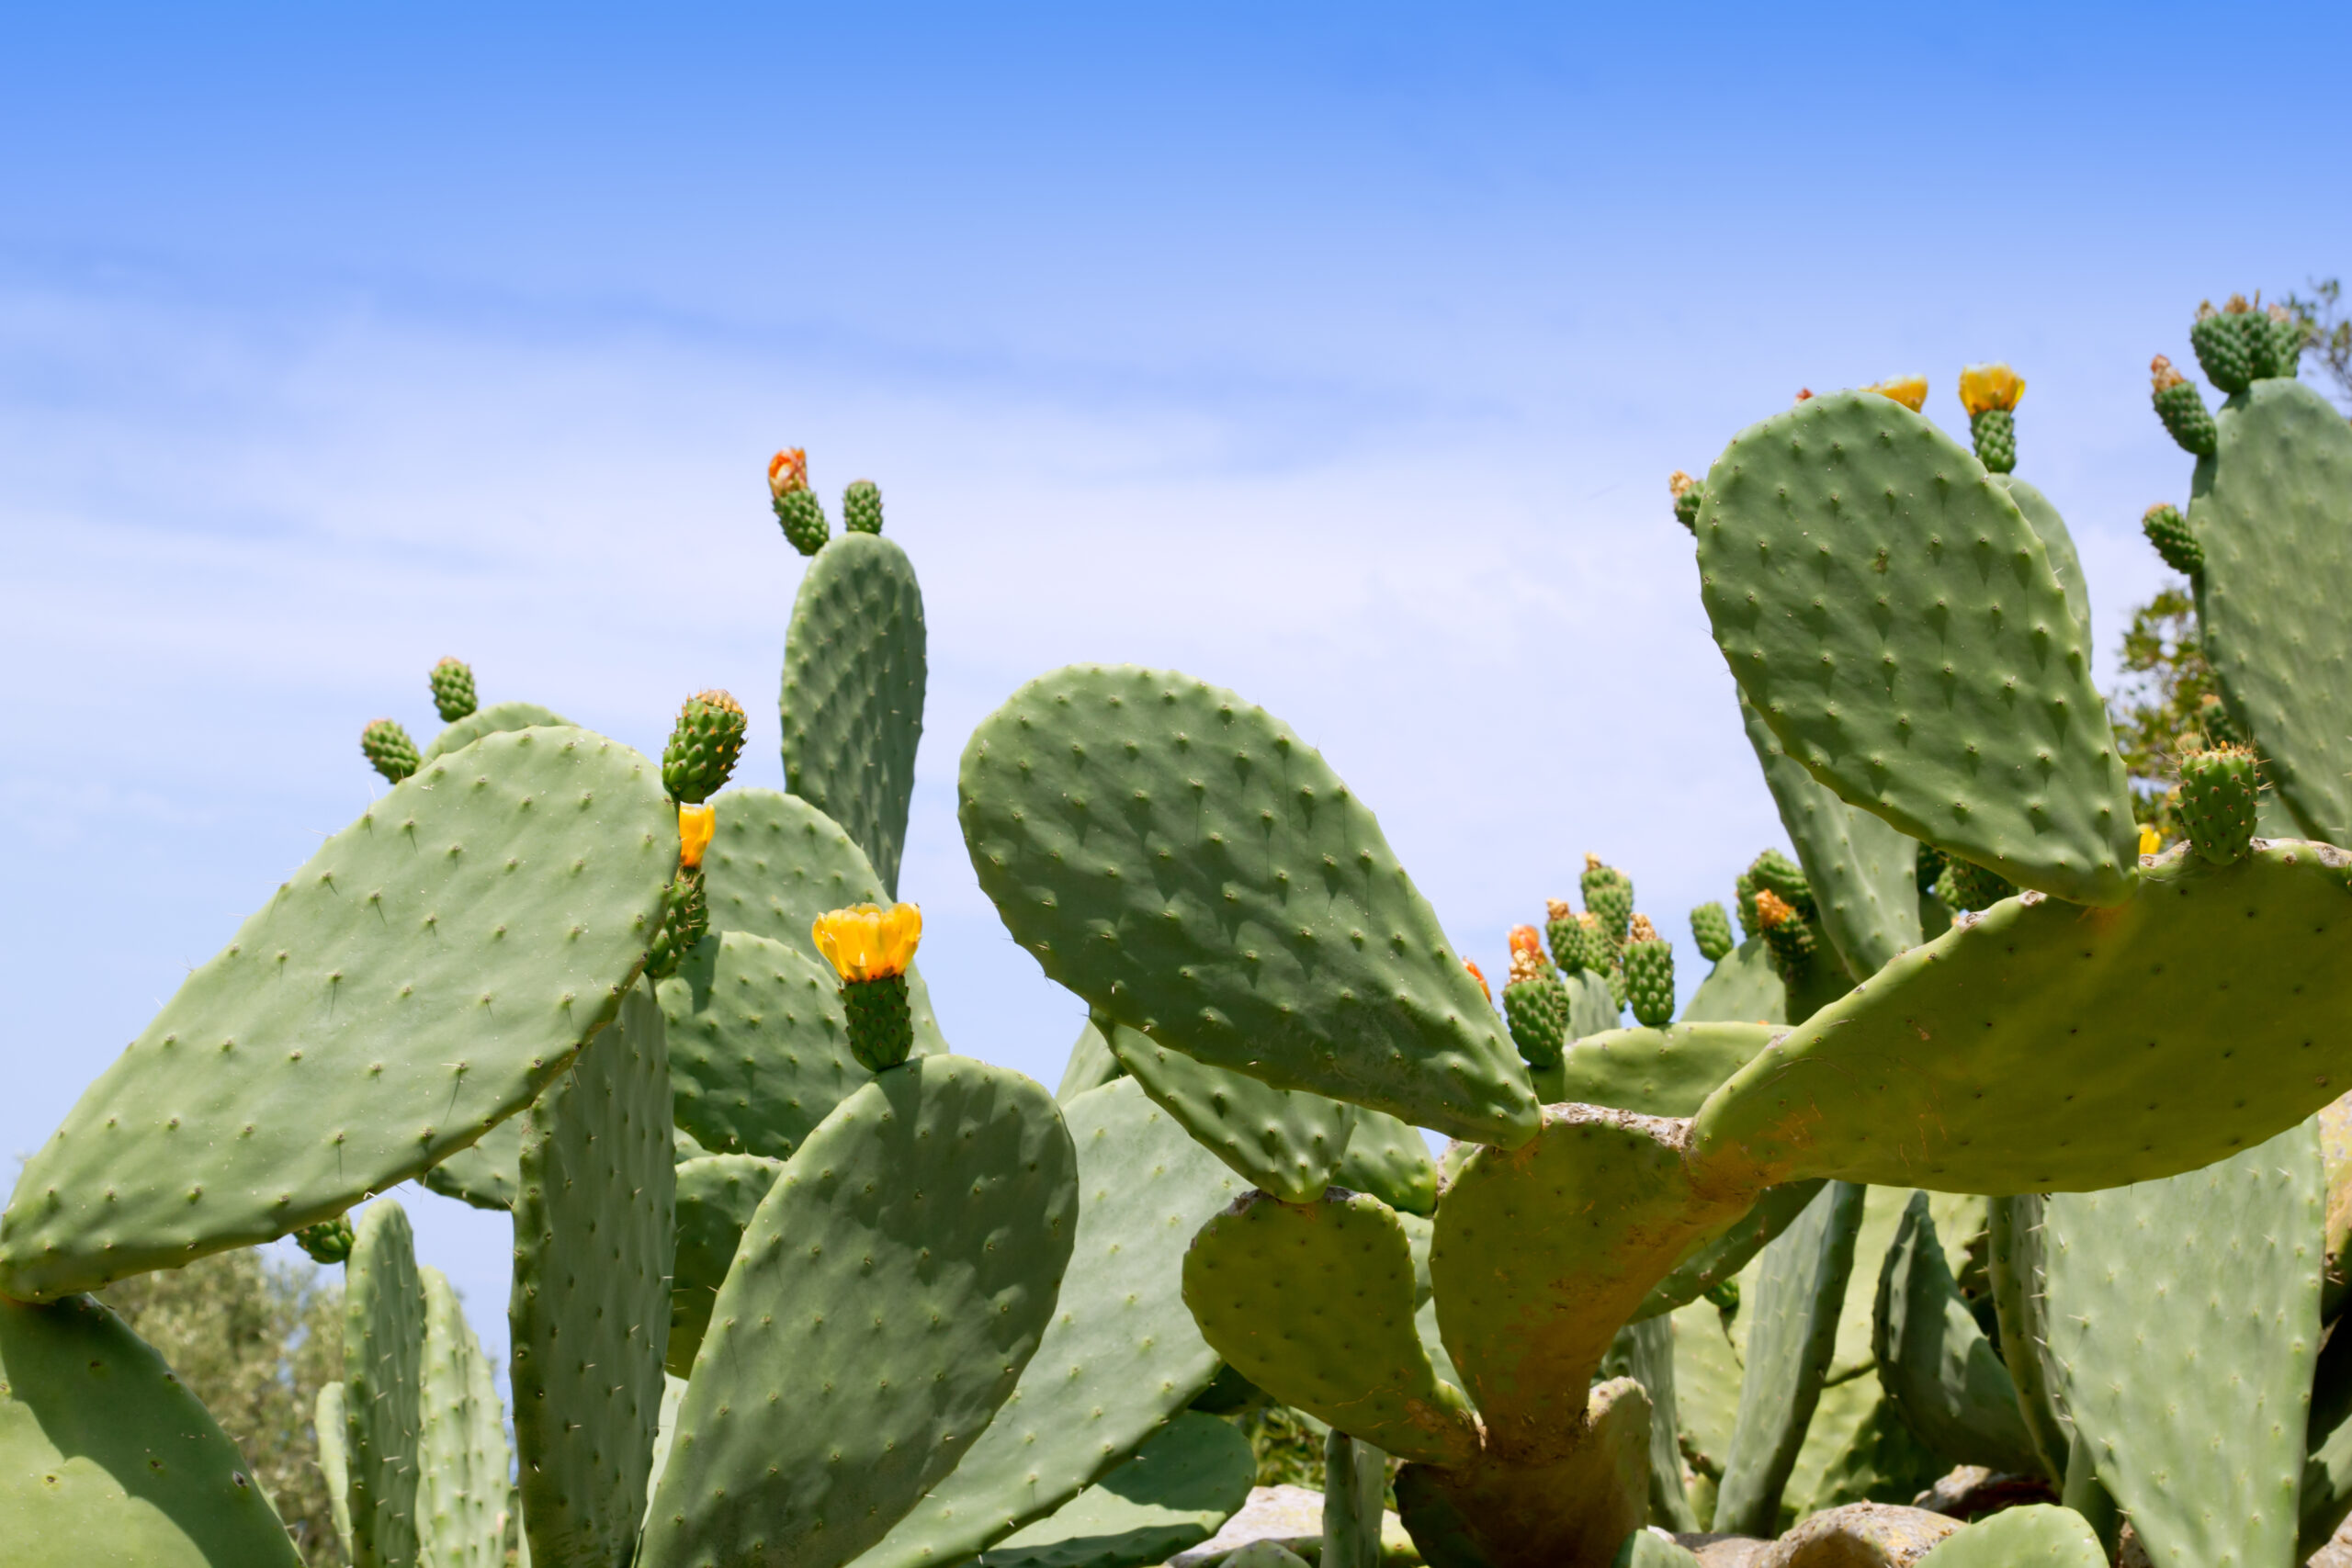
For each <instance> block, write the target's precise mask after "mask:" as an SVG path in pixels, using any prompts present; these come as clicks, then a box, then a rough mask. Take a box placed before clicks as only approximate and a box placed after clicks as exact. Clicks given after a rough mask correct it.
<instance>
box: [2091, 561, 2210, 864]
mask: <svg viewBox="0 0 2352 1568" xmlns="http://www.w3.org/2000/svg"><path fill="white" fill-rule="evenodd" d="M2214 694H2215V693H2214V685H2213V670H2212V667H2211V665H2209V664H2207V663H2206V662H2205V650H2204V649H2203V648H2202V647H2201V646H2200V645H2199V642H2198V640H2197V605H2196V602H2195V601H2194V600H2192V599H2191V598H2190V597H2189V595H2188V585H2187V584H2186V583H2177V584H2173V585H2170V586H2167V587H2166V588H2165V589H2164V590H2163V591H2162V592H2159V593H2157V595H2156V596H2155V597H2154V598H2153V599H2151V600H2149V601H2148V602H2147V603H2146V604H2143V605H2141V606H2139V607H2138V608H2137V609H2135V610H2133V611H2132V612H2131V626H2129V627H2128V628H2126V630H2125V631H2124V633H2123V679H2122V681H2121V682H2120V683H2119V684H2118V685H2117V686H2116V689H2115V690H2114V691H2113V692H2111V693H2109V694H2108V699H2107V706H2108V716H2109V721H2110V722H2111V723H2112V724H2113V725H2114V727H2115V749H2116V750H2117V751H2118V752H2120V753H2121V755H2122V758H2123V765H2124V768H2125V770H2126V771H2127V772H2129V773H2130V774H2131V793H2132V795H2133V796H2134V797H2135V798H2136V799H2137V800H2138V801H2139V803H2140V820H2141V821H2142V822H2144V823H2147V824H2149V825H2150V826H2152V827H2154V829H2156V831H2158V832H2160V833H2162V834H2163V835H2164V836H2165V840H2167V841H2169V840H2174V839H2177V838H2179V837H2180V836H2181V834H2182V833H2183V832H2184V831H2186V829H2184V828H2183V827H2182V826H2181V823H2180V818H2179V814H2178V812H2177V810H2176V808H2175V807H2174V805H2173V801H2172V798H2171V794H2172V787H2173V784H2174V783H2175V782H2176V781H2177V777H2178V775H2177V772H2176V769H2177V767H2178V764H2179V760H2180V751H2181V748H2182V744H2183V741H2184V738H2186V737H2189V736H2195V737H2198V738H2199V739H2200V740H2201V739H2203V738H2204V733H2205V729H2206V728H2207V726H2208V725H2209V724H2210V722H2211V720H2210V719H2209V717H2208V716H2207V715H2206V713H2205V702H2206V698H2207V697H2208V696H2209V695H2214ZM2216 700H2217V701H2218V700H2219V699H2218V696H2216Z"/></svg>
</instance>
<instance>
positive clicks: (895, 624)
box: [777, 534, 926, 897]
mask: <svg viewBox="0 0 2352 1568" xmlns="http://www.w3.org/2000/svg"><path fill="white" fill-rule="evenodd" d="M925 668H926V666H925V664H924V660H923V622H922V589H921V588H920V587H918V586H917V585H916V583H915V569H914V563H913V562H911V561H910V560H908V559H907V552H906V551H904V550H902V549H900V548H899V547H898V546H897V545H896V544H895V543H893V542H892V541H890V540H888V539H885V538H882V537H880V536H876V535H872V534H847V535H843V536H842V537H840V538H838V539H835V540H833V541H832V542H831V544H829V545H827V546H826V547H824V548H823V549H821V550H820V551H818V552H817V558H816V559H815V560H813V561H810V562H809V570H808V572H807V574H806V575H805V576H803V577H802V578H801V580H800V592H799V596H798V597H797V598H796V599H794V601H793V603H792V625H791V628H790V629H789V630H788V631H786V634H785V639H784V691H783V694H782V696H781V697H780V699H779V701H778V704H777V711H778V715H779V716H780V717H781V718H782V720H783V725H784V782H785V787H786V789H788V790H790V791H791V792H792V793H793V794H794V795H798V796H799V797H800V798H801V799H803V800H806V801H808V802H809V804H811V805H812V806H814V807H817V809H818V810H820V811H822V812H824V813H825V814H826V815H827V816H829V817H831V818H832V819H833V820H834V821H836V822H838V823H840V824H841V825H842V828H843V829H847V831H848V833H849V836H850V837H851V838H852V839H854V840H856V841H857V842H858V844H859V845H860V846H861V847H862V848H863V849H864V850H865V855H866V858H867V859H868V860H870V861H872V862H873V863H874V869H875V871H876V873H877V874H879V875H880V877H881V879H882V888H883V891H884V892H886V893H888V894H890V895H891V896H892V897H896V896H897V890H898V886H899V851H900V849H901V847H902V846H903V845H904V844H905V842H906V837H907V802H908V801H909V800H910V798H912V796H913V794H914V787H915V743H916V742H917V741H919V740H921V739H922V695H923V682H924V671H925Z"/></svg>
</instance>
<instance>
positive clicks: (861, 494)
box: [842, 479, 882, 534]
mask: <svg viewBox="0 0 2352 1568" xmlns="http://www.w3.org/2000/svg"><path fill="white" fill-rule="evenodd" d="M842 528H844V529H845V530H847V531H848V532H850V533H853V534H879V533H880V532H881V531H882V487H881V486H880V485H877V484H876V483H875V482H874V481H873V480H872V479H852V480H850V481H849V488H848V489H847V490H845V491H842Z"/></svg>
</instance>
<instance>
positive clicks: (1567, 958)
mask: <svg viewBox="0 0 2352 1568" xmlns="http://www.w3.org/2000/svg"><path fill="white" fill-rule="evenodd" d="M1544 917H1545V918H1544V941H1545V942H1547V943H1549V944H1550V946H1551V949H1552V962H1553V964H1555V965H1556V966H1557V967H1558V969H1559V972H1560V973H1561V974H1562V975H1564V976H1572V975H1577V974H1581V973H1582V972H1583V971H1585V970H1587V969H1605V968H1607V967H1608V964H1606V963H1605V962H1596V961H1595V960H1594V958H1593V956H1592V955H1591V954H1589V953H1587V952H1586V951H1585V938H1584V921H1583V920H1581V919H1578V918H1577V912H1576V910H1575V909H1574V908H1571V907H1570V906H1569V903H1568V901H1567V900H1566V898H1546V899H1544Z"/></svg>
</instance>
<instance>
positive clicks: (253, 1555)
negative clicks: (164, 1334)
mask: <svg viewBox="0 0 2352 1568" xmlns="http://www.w3.org/2000/svg"><path fill="white" fill-rule="evenodd" d="M0 1562H5V1563H6V1564H7V1565H8V1568H51V1565H52V1564H56V1563H61V1562H70V1563H74V1564H77V1565H79V1564H91V1565H94V1568H95V1565H96V1564H107V1565H108V1568H113V1565H117V1564H119V1565H121V1568H133V1565H135V1568H299V1565H300V1562H301V1558H300V1556H299V1555H297V1553H296V1552H295V1550H294V1543H293V1542H292V1541H291V1540H289V1539H288V1537H287V1534H286V1527H285V1525H283V1524H282V1523H280V1522H279V1520H278V1517H277V1511H276V1510H275V1509H273V1508H272V1507H271V1506H270V1502H269V1497H268V1495H266V1493H264V1492H263V1491H262V1489H261V1487H260V1485H259V1484H258V1483H256V1482H255V1481H254V1477H253V1472H252V1471H251V1469H250V1468H249V1467H248V1466H247V1464H246V1462H245V1459H244V1456H243V1454H241V1453H240V1452H238V1450H237V1445H236V1444H235V1443H234V1442H233V1441H232V1440H231V1439H230V1438H229V1437H228V1435H227V1434H226V1433H224V1432H222V1431H221V1430H220V1427H219V1426H218V1425H217V1424H215V1422H214V1421H213V1419H212V1416H211V1414H210V1413H209V1411H207V1410H206V1409H205V1408H204V1406H203V1405H202V1404H198V1402H197V1398H196V1395H194V1394H192V1393H189V1392H188V1391H187V1388H186V1387H184V1386H183V1385H182V1384H181V1382H180V1381H179V1379H178V1378H176V1377H175V1376H174V1375H173V1373H172V1371H171V1369H170V1368H169V1367H167V1366H165V1365H164V1359H163V1358H162V1357H161V1356H159V1355H157V1354H156V1353H155V1352H154V1350H153V1349H152V1348H149V1347H148V1346H147V1345H146V1344H145V1343H144V1342H143V1341H141V1339H140V1337H138V1336H137V1335H135V1334H133V1333H131V1331H130V1329H129V1328H127V1327H125V1326H124V1325H123V1322H122V1320H121V1319H120V1318H119V1317H117V1316H115V1314H113V1313H111V1312H108V1311H107V1309H106V1308H105V1307H103V1306H101V1305H99V1304H98V1303H96V1302H94V1301H92V1300H91V1299H89V1298H88V1297H87V1296H74V1297H70V1298H68V1299H67V1300H64V1301H61V1302H56V1303H51V1304H50V1305H48V1306H33V1305H30V1304H28V1303H22V1302H13V1301H8V1300H6V1299H0Z"/></svg>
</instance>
